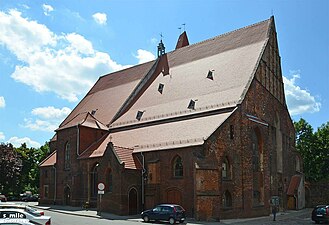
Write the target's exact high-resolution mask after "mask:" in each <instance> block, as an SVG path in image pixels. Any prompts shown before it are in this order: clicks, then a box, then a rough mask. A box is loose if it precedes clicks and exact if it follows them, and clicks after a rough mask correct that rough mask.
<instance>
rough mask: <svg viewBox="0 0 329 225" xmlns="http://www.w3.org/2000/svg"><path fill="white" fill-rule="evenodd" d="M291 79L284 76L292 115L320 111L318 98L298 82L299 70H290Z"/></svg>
mask: <svg viewBox="0 0 329 225" xmlns="http://www.w3.org/2000/svg"><path fill="white" fill-rule="evenodd" d="M290 74H291V75H290V76H292V78H291V79H288V78H286V77H283V83H284V89H285V95H286V100H287V105H288V109H289V112H290V114H291V115H292V116H294V115H300V114H303V113H314V112H319V111H320V108H321V103H320V102H318V101H317V100H316V98H315V97H314V96H312V95H311V93H310V92H309V91H308V90H305V89H302V88H301V87H299V86H298V85H297V84H296V80H297V79H299V78H300V72H299V71H290Z"/></svg>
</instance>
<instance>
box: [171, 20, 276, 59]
mask: <svg viewBox="0 0 329 225" xmlns="http://www.w3.org/2000/svg"><path fill="white" fill-rule="evenodd" d="M271 18H272V17H271ZM271 18H269V19H266V20H263V21H260V22H257V23H254V24H250V25H247V26H244V27H241V28H238V29H235V30H232V31H229V32H226V33H223V34H219V35H217V36H214V37H211V38H208V39H206V40H203V41H200V42H196V43H193V44H190V45H187V46H184V47H182V48H178V49H174V50H172V51H170V52H168V54H171V53H174V52H176V51H179V50H181V49H187V48H190V47H193V46H195V45H199V44H203V43H205V42H209V41H212V40H215V39H218V38H220V37H223V36H227V35H229V34H231V33H234V32H237V31H240V30H245V29H248V28H251V27H255V26H257V25H259V24H262V23H265V22H269V21H271Z"/></svg>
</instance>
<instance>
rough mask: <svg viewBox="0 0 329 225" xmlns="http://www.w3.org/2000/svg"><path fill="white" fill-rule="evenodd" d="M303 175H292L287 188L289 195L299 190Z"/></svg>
mask: <svg viewBox="0 0 329 225" xmlns="http://www.w3.org/2000/svg"><path fill="white" fill-rule="evenodd" d="M301 179H302V178H301V176H300V175H294V176H292V177H291V180H290V184H289V187H288V190H287V195H294V194H295V191H297V190H298V186H299V185H300V182H301Z"/></svg>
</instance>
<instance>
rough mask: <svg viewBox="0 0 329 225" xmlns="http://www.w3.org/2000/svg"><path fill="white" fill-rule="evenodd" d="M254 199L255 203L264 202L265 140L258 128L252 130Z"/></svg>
mask: <svg viewBox="0 0 329 225" xmlns="http://www.w3.org/2000/svg"><path fill="white" fill-rule="evenodd" d="M251 143H252V156H251V157H252V172H253V173H252V174H253V177H252V188H253V191H252V199H253V205H254V206H259V205H263V204H264V171H263V170H264V168H263V167H264V165H263V164H264V162H263V161H264V158H263V140H262V136H261V131H260V129H259V128H256V129H254V130H253V131H252V135H251Z"/></svg>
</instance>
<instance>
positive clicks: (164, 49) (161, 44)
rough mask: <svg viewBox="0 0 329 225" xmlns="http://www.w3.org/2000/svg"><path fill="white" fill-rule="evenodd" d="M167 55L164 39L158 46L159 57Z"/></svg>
mask: <svg viewBox="0 0 329 225" xmlns="http://www.w3.org/2000/svg"><path fill="white" fill-rule="evenodd" d="M165 53H166V48H165V46H164V44H163V42H162V39H161V40H160V43H159V45H158V57H160V56H162V55H164V54H165Z"/></svg>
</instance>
